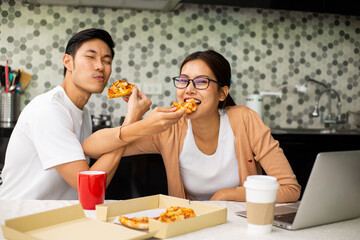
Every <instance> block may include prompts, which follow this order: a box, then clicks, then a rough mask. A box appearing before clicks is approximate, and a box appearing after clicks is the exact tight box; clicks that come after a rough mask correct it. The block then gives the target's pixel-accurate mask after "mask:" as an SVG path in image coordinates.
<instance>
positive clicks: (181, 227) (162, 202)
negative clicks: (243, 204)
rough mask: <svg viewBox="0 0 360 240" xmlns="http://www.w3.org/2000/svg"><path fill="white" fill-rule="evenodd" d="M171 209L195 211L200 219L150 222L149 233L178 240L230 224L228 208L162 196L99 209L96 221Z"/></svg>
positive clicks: (110, 221) (105, 205)
mask: <svg viewBox="0 0 360 240" xmlns="http://www.w3.org/2000/svg"><path fill="white" fill-rule="evenodd" d="M171 206H180V207H185V208H192V209H193V210H194V211H195V214H196V215H197V216H196V217H194V218H188V219H185V220H181V221H177V222H173V223H163V222H160V221H156V220H153V219H150V220H149V231H150V232H153V233H155V234H154V237H156V238H169V237H174V236H177V235H181V234H184V233H189V232H193V231H196V230H200V229H203V228H207V227H211V226H215V225H218V224H222V223H225V222H226V221H227V209H226V208H225V207H220V206H215V205H211V204H206V203H201V202H190V201H189V200H187V199H181V198H176V197H170V196H166V195H161V194H159V195H153V196H148V197H140V198H134V199H129V200H124V201H119V202H113V203H105V204H100V205H97V206H96V218H97V219H98V220H100V221H104V222H108V223H113V222H114V219H115V218H116V217H118V216H120V215H125V214H129V213H134V212H140V211H145V210H149V209H157V208H160V209H166V208H169V207H171ZM137 231H140V230H137Z"/></svg>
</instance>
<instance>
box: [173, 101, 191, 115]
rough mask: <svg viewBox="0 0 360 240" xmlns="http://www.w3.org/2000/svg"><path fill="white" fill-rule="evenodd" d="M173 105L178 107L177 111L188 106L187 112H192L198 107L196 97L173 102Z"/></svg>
mask: <svg viewBox="0 0 360 240" xmlns="http://www.w3.org/2000/svg"><path fill="white" fill-rule="evenodd" d="M171 107H176V108H177V109H176V111H175V112H177V111H179V110H180V109H183V108H186V112H185V113H192V112H194V111H195V110H196V109H197V105H196V102H195V100H194V99H189V100H186V102H183V103H177V102H173V104H172V106H171Z"/></svg>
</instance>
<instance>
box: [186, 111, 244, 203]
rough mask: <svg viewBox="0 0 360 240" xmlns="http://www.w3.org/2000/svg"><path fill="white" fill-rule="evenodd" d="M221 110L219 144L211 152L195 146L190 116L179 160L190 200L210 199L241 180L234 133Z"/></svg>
mask: <svg viewBox="0 0 360 240" xmlns="http://www.w3.org/2000/svg"><path fill="white" fill-rule="evenodd" d="M219 113H220V129H219V137H218V145H217V149H216V152H215V153H214V154H212V155H206V154H204V153H203V152H201V151H200V150H199V148H198V147H197V146H196V142H195V139H194V134H193V130H192V126H191V121H190V120H188V129H187V131H186V136H185V139H184V144H183V147H182V149H181V153H180V156H179V164H180V174H181V178H182V180H183V183H184V187H185V190H186V194H187V198H189V199H191V200H209V199H210V198H211V197H212V195H213V194H214V193H215V192H216V191H218V190H220V189H222V188H233V187H238V186H239V184H240V180H239V167H238V161H237V157H236V152H235V136H234V133H233V131H232V129H231V126H230V122H229V117H228V115H227V114H226V112H225V111H219Z"/></svg>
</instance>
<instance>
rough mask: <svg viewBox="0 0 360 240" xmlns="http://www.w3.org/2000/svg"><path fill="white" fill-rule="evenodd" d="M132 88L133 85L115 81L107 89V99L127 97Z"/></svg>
mask: <svg viewBox="0 0 360 240" xmlns="http://www.w3.org/2000/svg"><path fill="white" fill-rule="evenodd" d="M134 86H135V85H133V84H130V83H128V82H126V81H124V80H117V81H116V82H114V83H113V84H112V86H111V87H110V88H109V89H108V97H109V98H116V97H123V96H126V95H129V94H130V93H131V91H132V88H133V87H134Z"/></svg>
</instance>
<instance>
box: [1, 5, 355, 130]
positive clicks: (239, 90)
mask: <svg viewBox="0 0 360 240" xmlns="http://www.w3.org/2000/svg"><path fill="white" fill-rule="evenodd" d="M19 2H20V1H19ZM0 12H1V14H0V64H1V65H4V64H5V60H6V59H9V63H10V66H11V67H13V68H23V69H25V71H27V72H29V73H31V74H32V75H33V79H32V81H31V83H30V85H29V86H28V87H27V89H26V91H25V93H24V94H22V96H21V102H22V104H21V108H23V107H24V105H25V104H26V103H28V102H29V101H30V100H31V99H32V98H34V97H35V96H36V95H38V94H41V93H43V92H46V91H48V90H49V89H52V88H53V87H55V86H56V85H59V84H61V83H62V80H63V74H62V72H63V65H62V60H61V59H62V55H63V53H64V48H65V46H66V43H67V41H68V39H69V38H70V37H71V36H72V35H73V34H74V33H76V32H77V31H79V30H82V29H84V28H90V27H96V28H104V29H106V30H108V31H109V32H110V33H111V35H112V36H113V38H114V40H115V43H116V49H115V52H116V54H115V59H114V63H113V73H112V75H111V79H110V81H109V84H111V83H112V82H113V81H115V80H117V79H126V80H128V81H130V82H133V83H135V84H139V86H141V84H142V83H147V82H153V83H158V84H161V85H162V86H163V94H161V95H153V96H151V100H152V102H153V104H154V106H170V104H171V103H172V101H174V100H175V89H174V87H173V84H172V82H171V77H173V76H176V75H178V73H179V66H180V64H181V62H182V60H183V58H184V57H185V56H187V55H188V54H189V53H191V52H194V51H198V50H204V49H214V50H216V51H219V52H220V53H222V54H223V55H224V56H225V57H226V58H227V59H228V60H229V62H230V63H231V66H232V79H233V84H232V86H231V91H230V93H231V95H232V96H233V98H234V99H235V101H236V103H237V104H245V97H246V96H247V95H248V94H251V93H254V92H259V91H279V89H278V88H279V87H280V86H284V85H285V84H288V85H287V86H288V87H286V88H283V89H282V90H280V91H282V92H283V96H282V99H281V100H280V99H278V98H276V97H265V99H264V121H265V123H266V124H267V125H269V126H271V127H274V126H280V127H285V128H289V127H291V128H296V127H309V128H320V127H322V126H323V124H321V123H320V119H319V118H311V117H309V115H310V114H311V112H312V110H313V106H314V103H315V96H316V94H317V93H319V91H321V90H322V88H321V87H319V86H317V85H316V84H312V83H309V84H308V85H307V89H308V91H307V93H305V94H304V93H298V92H296V91H295V90H294V88H293V86H294V85H301V84H304V83H305V77H306V76H309V77H311V78H313V79H316V80H318V81H322V82H325V83H328V84H331V86H332V87H333V88H334V89H335V90H337V91H338V92H339V94H340V97H341V101H342V105H343V112H347V111H359V110H360V104H359V102H360V101H359V98H360V87H359V83H360V79H359V77H360V60H359V59H360V58H359V55H360V18H359V17H354V16H341V15H333V14H316V13H307V12H294V11H277V10H260V9H245V8H241V9H239V8H232V7H221V6H218V7H215V6H207V5H194V4H186V5H183V6H182V7H181V8H180V9H179V10H177V11H174V12H155V11H135V10H126V9H108V8H92V7H78V8H74V7H65V6H45V5H43V6H34V5H23V4H21V3H18V1H16V3H15V1H10V2H8V1H0ZM332 102H333V103H332V106H333V107H332V108H333V109H335V106H336V98H335V97H334V96H333V101H332ZM326 103H327V97H326V96H323V97H322V99H321V105H323V106H324V105H325V104H326ZM88 108H90V109H91V112H92V113H93V114H95V115H99V114H111V115H112V119H113V125H118V124H119V120H120V117H121V116H123V115H124V114H125V111H126V104H125V103H124V102H123V101H122V99H111V100H109V99H108V98H107V95H106V89H105V91H104V92H103V93H102V94H98V95H93V96H92V97H91V99H90V101H89V103H88ZM346 127H347V128H355V124H354V119H353V117H352V116H350V123H349V124H346Z"/></svg>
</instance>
